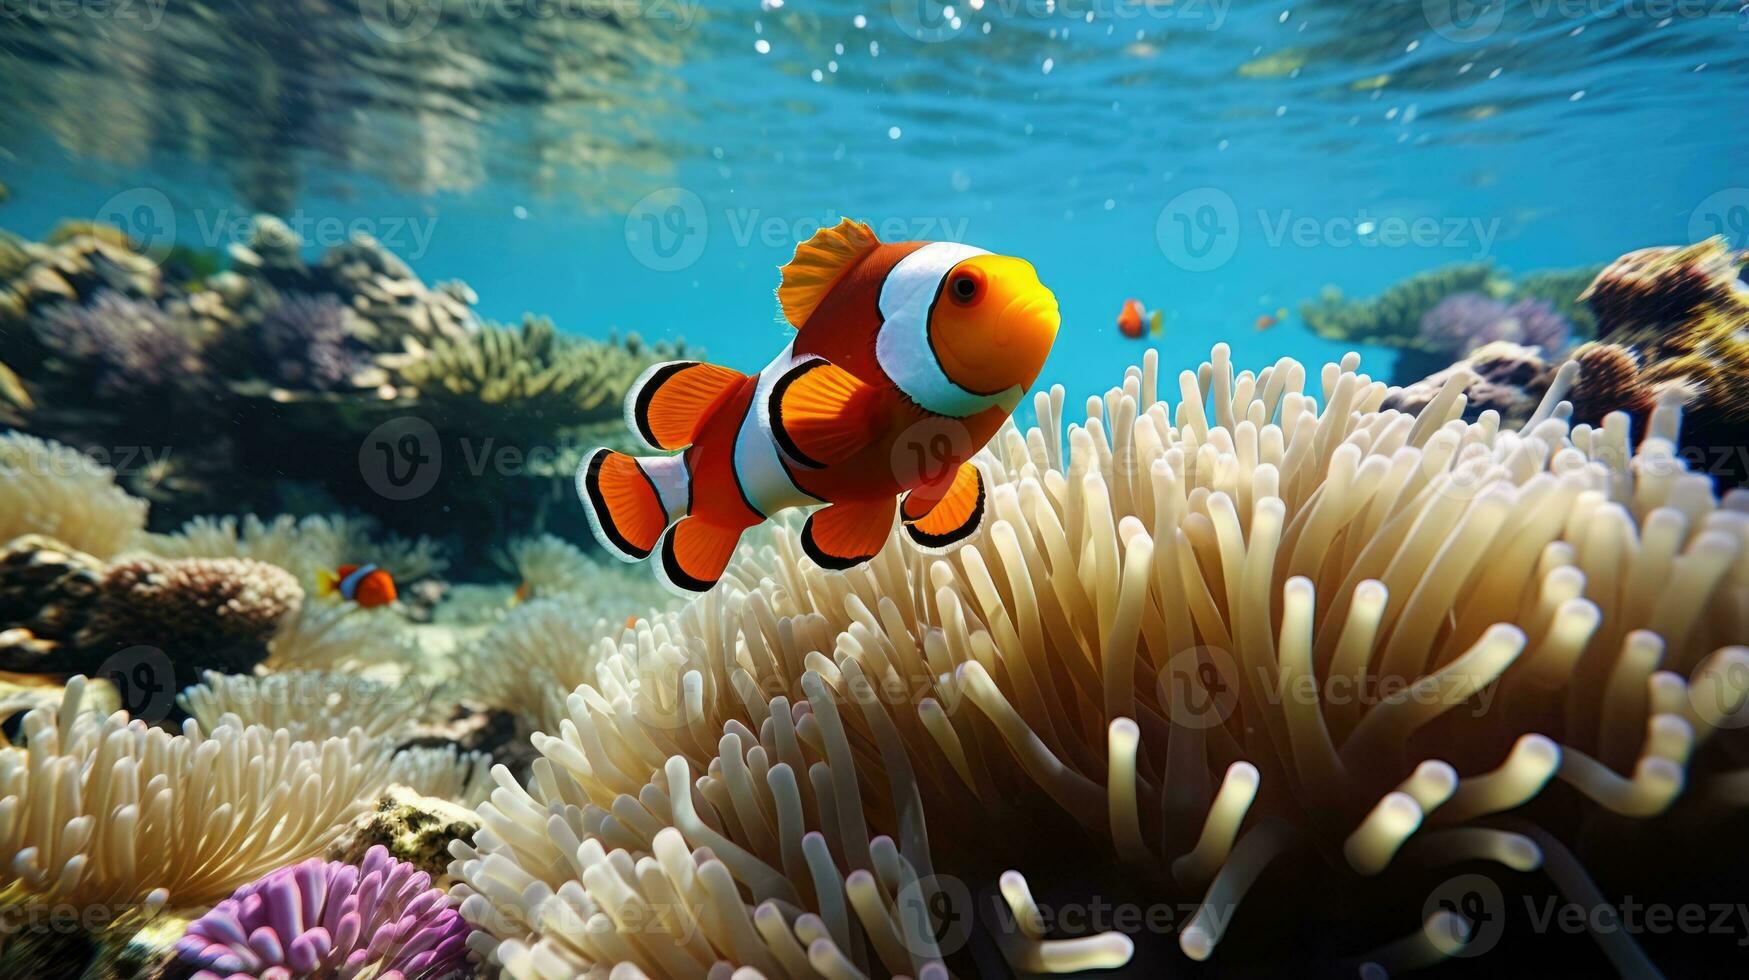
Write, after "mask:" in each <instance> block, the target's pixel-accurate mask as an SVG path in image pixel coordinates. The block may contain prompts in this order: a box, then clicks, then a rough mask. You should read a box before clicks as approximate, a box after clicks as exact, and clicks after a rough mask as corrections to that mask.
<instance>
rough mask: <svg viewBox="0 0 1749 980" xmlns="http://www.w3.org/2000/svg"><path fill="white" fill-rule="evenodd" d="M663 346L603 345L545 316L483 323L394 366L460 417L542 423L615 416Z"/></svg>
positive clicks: (433, 400) (427, 397) (570, 422)
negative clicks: (562, 329) (567, 332)
mask: <svg viewBox="0 0 1749 980" xmlns="http://www.w3.org/2000/svg"><path fill="white" fill-rule="evenodd" d="M664 356H665V352H664V351H650V350H646V349H644V348H643V347H642V346H641V345H640V344H638V343H637V341H636V340H635V339H634V340H632V341H629V342H628V343H626V344H623V345H621V344H617V343H611V342H609V343H602V342H597V341H590V340H584V339H582V338H579V337H566V336H563V335H561V334H560V333H559V332H558V330H557V329H556V328H555V327H554V326H553V323H552V321H551V320H545V319H540V318H536V317H530V318H528V319H526V320H524V321H523V323H522V326H521V327H518V328H514V329H513V328H508V327H487V328H484V329H481V330H478V331H476V332H474V333H471V334H469V335H468V336H466V337H464V338H460V339H456V340H449V341H440V342H438V343H437V344H435V345H434V346H433V347H432V348H431V349H430V350H429V351H427V352H423V353H420V354H419V355H418V356H416V357H414V358H412V359H411V360H410V361H409V363H407V364H406V365H404V366H403V367H401V369H400V375H401V377H402V378H404V379H405V380H406V381H407V383H409V384H411V385H413V386H415V387H416V388H418V389H419V393H420V398H421V400H422V401H423V402H425V403H428V404H432V405H434V406H436V407H439V408H443V409H445V410H448V411H453V412H457V413H464V417H466V418H469V419H478V420H481V421H493V420H496V421H497V422H498V423H499V424H504V423H507V422H509V421H512V420H513V419H523V420H528V421H533V420H540V421H541V422H542V423H544V424H545V425H546V426H547V427H548V428H549V429H551V428H556V427H560V426H571V425H582V424H586V423H589V422H597V421H601V420H603V419H606V418H611V417H614V416H616V415H617V414H618V413H619V410H620V400H621V399H622V398H623V397H624V395H625V391H626V389H627V388H628V387H630V386H631V382H632V380H633V379H635V378H636V377H637V376H638V374H639V373H640V372H642V371H643V370H644V368H646V367H648V366H649V365H650V363H651V361H652V360H660V359H662V358H663V357H664Z"/></svg>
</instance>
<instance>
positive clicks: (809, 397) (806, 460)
mask: <svg viewBox="0 0 1749 980" xmlns="http://www.w3.org/2000/svg"><path fill="white" fill-rule="evenodd" d="M879 401H880V392H879V391H878V389H876V388H874V387H872V386H870V385H868V384H865V383H863V381H862V380H861V379H860V378H858V377H857V376H856V375H854V374H851V373H850V372H849V371H846V370H844V369H843V368H841V367H839V366H838V365H836V364H833V363H832V362H831V361H828V360H825V359H824V358H819V357H814V358H809V359H807V360H804V361H802V362H800V363H798V364H796V365H795V366H794V367H792V368H790V369H789V371H787V372H785V373H784V375H783V376H782V377H780V378H778V379H777V383H776V384H775V385H773V386H772V388H771V434H772V437H773V438H775V439H776V440H777V444H778V445H779V446H781V447H782V448H783V451H784V452H786V453H788V454H789V455H790V456H791V457H792V458H794V459H795V460H796V462H798V463H801V464H802V465H804V466H811V467H814V468H815V469H818V468H820V467H822V466H830V465H832V464H833V463H841V462H843V461H844V460H846V459H849V458H850V456H851V455H852V454H854V453H855V452H856V451H857V450H859V449H862V448H864V447H865V446H867V445H868V444H869V443H870V442H872V441H874V438H875V435H876V431H875V430H876V428H877V426H878V425H879V422H880V419H879V412H878V405H879Z"/></svg>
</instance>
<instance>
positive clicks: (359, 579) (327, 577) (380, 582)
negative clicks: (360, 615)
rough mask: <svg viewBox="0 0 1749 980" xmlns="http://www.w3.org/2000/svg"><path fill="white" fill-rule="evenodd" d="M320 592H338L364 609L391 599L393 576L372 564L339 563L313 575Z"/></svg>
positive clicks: (332, 593) (392, 595)
mask: <svg viewBox="0 0 1749 980" xmlns="http://www.w3.org/2000/svg"><path fill="white" fill-rule="evenodd" d="M316 587H317V590H318V591H319V592H321V594H322V595H325V596H328V595H338V596H340V598H342V599H349V600H351V601H353V602H356V603H358V604H359V605H361V606H363V607H365V608H366V609H371V608H374V607H376V606H386V605H388V604H389V603H391V602H394V601H395V577H394V576H393V575H390V574H389V573H388V572H386V571H384V570H382V569H381V568H378V567H377V566H375V565H341V566H340V568H339V569H338V570H336V571H332V572H328V571H324V572H322V573H321V574H320V575H318V576H317V577H316Z"/></svg>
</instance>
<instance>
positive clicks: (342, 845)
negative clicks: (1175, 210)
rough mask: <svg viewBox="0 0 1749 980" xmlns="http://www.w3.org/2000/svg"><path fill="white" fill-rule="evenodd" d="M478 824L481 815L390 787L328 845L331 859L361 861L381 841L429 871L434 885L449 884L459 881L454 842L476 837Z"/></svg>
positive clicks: (441, 886)
mask: <svg viewBox="0 0 1749 980" xmlns="http://www.w3.org/2000/svg"><path fill="white" fill-rule="evenodd" d="M479 829H480V818H479V816H478V815H477V814H475V813H474V812H473V811H472V810H469V809H467V808H465V807H460V806H457V805H455V804H454V803H451V802H449V801H448V800H440V799H437V798H436V797H433V796H420V795H419V794H418V793H415V792H413V791H412V790H410V789H408V788H407V787H405V786H398V785H397V786H390V787H389V788H388V789H387V790H384V791H383V794H382V795H381V796H379V797H377V799H376V802H375V803H373V804H371V808H370V809H369V810H368V811H366V812H365V813H364V814H362V815H361V816H360V817H359V818H358V819H357V820H354V821H353V822H352V825H351V826H349V827H348V828H347V829H346V830H345V832H343V833H342V834H341V835H340V837H339V838H338V839H336V840H335V841H334V843H333V844H331V845H329V847H328V859H329V860H330V861H345V862H347V863H348V864H358V863H359V862H361V861H363V860H364V855H365V852H366V851H369V850H370V849H371V848H372V847H374V846H376V845H377V844H381V845H382V846H383V847H386V848H388V851H389V854H390V855H391V856H392V857H395V858H398V859H400V860H402V861H405V862H407V863H408V864H411V865H413V866H414V867H416V868H418V869H419V870H421V871H424V872H427V873H428V874H430V875H431V883H432V885H433V886H434V887H437V888H448V887H449V886H450V885H451V884H453V883H454V879H453V878H451V877H449V862H450V854H449V844H450V841H455V840H461V841H467V840H471V839H472V838H473V836H474V831H476V830H479Z"/></svg>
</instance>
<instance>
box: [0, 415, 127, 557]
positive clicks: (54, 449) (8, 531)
mask: <svg viewBox="0 0 1749 980" xmlns="http://www.w3.org/2000/svg"><path fill="white" fill-rule="evenodd" d="M146 506H147V505H146V502H145V501H144V500H140V499H138V498H136V497H131V496H129V495H128V493H127V491H125V490H123V489H122V488H120V487H118V486H116V485H115V471H114V470H112V469H110V468H109V467H107V466H103V465H101V464H99V463H97V462H95V461H93V460H92V459H90V458H89V457H87V456H85V455H83V454H81V453H79V452H78V451H76V450H74V449H72V448H70V447H67V446H63V445H61V444H60V443H57V442H51V441H48V440H44V439H38V438H36V437H34V436H29V435H25V434H24V433H22V432H7V433H0V541H6V540H10V539H12V538H15V537H18V536H19V535H21V534H45V535H48V536H50V537H53V538H56V539H57V540H60V541H63V542H65V543H67V544H68V545H71V546H72V547H74V548H77V549H79V550H80V551H85V552H89V553H91V554H93V555H96V556H97V557H99V558H108V557H109V556H111V555H113V554H115V553H116V552H118V551H120V550H121V549H122V548H124V547H126V546H127V545H128V543H129V542H130V541H132V540H133V538H134V537H135V536H136V535H138V534H139V533H140V531H141V530H142V529H143V528H144V527H145V526H146Z"/></svg>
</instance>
